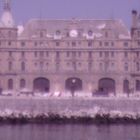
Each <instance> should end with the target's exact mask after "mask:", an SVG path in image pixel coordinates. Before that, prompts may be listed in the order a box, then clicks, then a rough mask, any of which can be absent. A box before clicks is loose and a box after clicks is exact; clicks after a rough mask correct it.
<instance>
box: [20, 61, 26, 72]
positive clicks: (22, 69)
mask: <svg viewBox="0 0 140 140" xmlns="http://www.w3.org/2000/svg"><path fill="white" fill-rule="evenodd" d="M21 71H25V62H21Z"/></svg>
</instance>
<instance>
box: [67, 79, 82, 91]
mask: <svg viewBox="0 0 140 140" xmlns="http://www.w3.org/2000/svg"><path fill="white" fill-rule="evenodd" d="M65 88H66V90H68V91H70V92H71V93H73V92H75V91H80V90H82V80H81V79H79V78H76V77H71V78H68V79H67V80H66V82H65Z"/></svg>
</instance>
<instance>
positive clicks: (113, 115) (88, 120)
mask: <svg viewBox="0 0 140 140" xmlns="http://www.w3.org/2000/svg"><path fill="white" fill-rule="evenodd" d="M90 111H91V110H90ZM90 111H84V110H81V111H79V112H70V111H69V112H63V113H62V112H60V113H53V112H48V113H41V114H39V113H35V112H34V113H29V112H19V111H14V112H13V111H11V110H5V111H4V112H1V113H0V123H1V124H3V123H4V124H7V123H8V124H9V123H10V124H27V123H40V124H42V123H44V124H47V123H55V124H64V123H81V124H130V123H134V124H138V123H140V113H132V112H125V113H124V112H120V111H112V112H105V111H103V110H98V111H97V112H90Z"/></svg>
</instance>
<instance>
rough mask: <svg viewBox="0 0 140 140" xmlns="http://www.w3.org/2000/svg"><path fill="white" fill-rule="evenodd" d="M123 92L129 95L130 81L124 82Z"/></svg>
mask: <svg viewBox="0 0 140 140" xmlns="http://www.w3.org/2000/svg"><path fill="white" fill-rule="evenodd" d="M123 92H124V93H126V94H128V93H129V81H128V80H124V81H123Z"/></svg>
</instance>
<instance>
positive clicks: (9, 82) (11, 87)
mask: <svg viewBox="0 0 140 140" xmlns="http://www.w3.org/2000/svg"><path fill="white" fill-rule="evenodd" d="M8 89H9V90H12V89H13V79H9V80H8Z"/></svg>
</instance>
